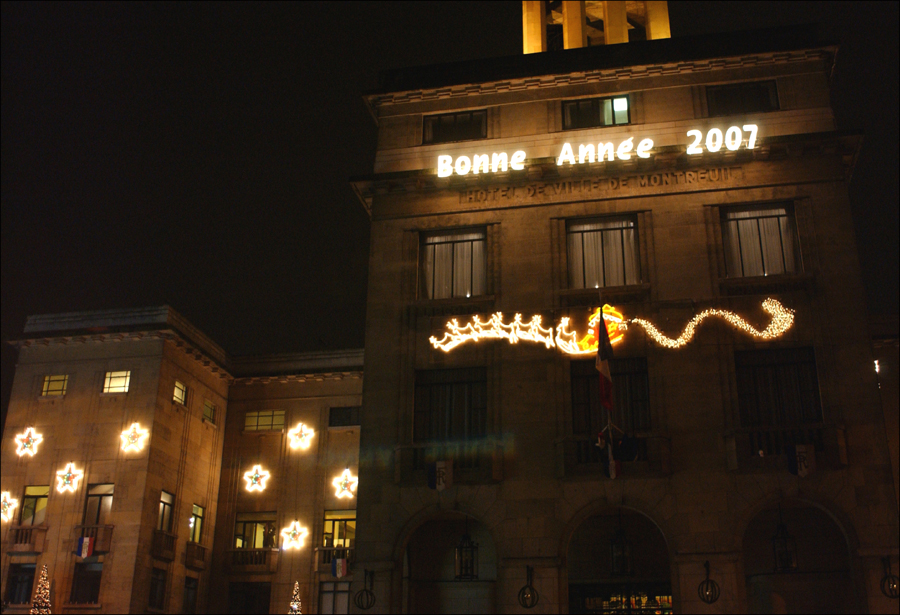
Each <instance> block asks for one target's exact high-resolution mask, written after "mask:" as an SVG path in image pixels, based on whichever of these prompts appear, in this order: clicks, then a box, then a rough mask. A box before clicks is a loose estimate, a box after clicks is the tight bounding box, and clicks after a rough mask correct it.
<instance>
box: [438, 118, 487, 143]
mask: <svg viewBox="0 0 900 615" xmlns="http://www.w3.org/2000/svg"><path fill="white" fill-rule="evenodd" d="M486 137H487V111H484V110H482V111H465V112H463V113H445V114H443V115H429V116H426V117H425V120H424V126H423V130H422V142H423V143H425V144H428V143H449V142H451V141H470V140H472V139H484V138H486Z"/></svg>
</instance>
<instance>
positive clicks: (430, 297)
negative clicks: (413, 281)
mask: <svg viewBox="0 0 900 615" xmlns="http://www.w3.org/2000/svg"><path fill="white" fill-rule="evenodd" d="M476 234H479V235H481V237H480V238H469V239H466V238H465V237H466V236H469V235H476ZM441 239H443V240H441ZM476 243H480V244H481V263H480V267H479V268H480V270H481V287H480V288H476V283H477V278H476V275H475V274H476V267H477V263H476V262H475V261H476V260H477V259H476V256H475V252H476V250H475V244H476ZM448 244H449V245H451V246H453V247H452V249H451V252H450V255H449V263H445V262H444V260H445V259H446V258H447V257H446V255H440V261H441V262H440V265H441V267H440V268H439V267H438V264H439V263H438V260H439V258H438V257H439V254H438V249H437V246H445V245H448ZM465 244H468V245H469V255H470V259H469V260H470V266H469V271H468V283H467V284H466V287H467V288H468V289H469V292H468V293H466V294H463V293H462V292H459V293H458V294H457V290H456V287H457V283H456V281H457V271H456V269H457V267H456V262H457V256H456V250H457V246H458V245H465ZM429 249H430V251H431V256H430V258H429ZM448 267H449V270H450V282H449V294H447V295H444V294H443V293H442V294H441V296H439V297H436V296H435V288H436V287H435V284H436V278H437V276H438V273H439V272H440V271H446V269H447V268H448ZM418 273H419V284H418V287H419V298H420V299H421V300H424V301H441V300H448V299H453V300H465V299H474V298H477V297H484V296H486V295H488V294H489V292H490V291H489V288H488V230H487V227H486V226H474V227H463V228H453V229H437V230H429V231H421V232H420V234H419V267H418Z"/></svg>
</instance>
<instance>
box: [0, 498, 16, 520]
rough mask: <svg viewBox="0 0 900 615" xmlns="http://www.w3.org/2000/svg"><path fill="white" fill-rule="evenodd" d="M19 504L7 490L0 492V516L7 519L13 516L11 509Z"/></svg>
mask: <svg viewBox="0 0 900 615" xmlns="http://www.w3.org/2000/svg"><path fill="white" fill-rule="evenodd" d="M18 505H19V500H17V499H16V498H14V497H12V496H11V495H9V491H4V492H3V493H0V518H2V519H3V520H4V521H9V520H10V519H12V518H13V514H12V511H13V510H15V508H16V506H18Z"/></svg>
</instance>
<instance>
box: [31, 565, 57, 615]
mask: <svg viewBox="0 0 900 615" xmlns="http://www.w3.org/2000/svg"><path fill="white" fill-rule="evenodd" d="M31 613H32V615H34V614H35V613H52V611H51V610H50V579H49V578H47V564H44V565H43V566H41V576H40V578H38V584H37V589H36V590H34V600H32V601H31Z"/></svg>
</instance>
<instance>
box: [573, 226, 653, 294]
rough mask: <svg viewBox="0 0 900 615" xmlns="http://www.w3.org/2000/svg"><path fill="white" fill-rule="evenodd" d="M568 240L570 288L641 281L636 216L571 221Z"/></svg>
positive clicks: (599, 286)
mask: <svg viewBox="0 0 900 615" xmlns="http://www.w3.org/2000/svg"><path fill="white" fill-rule="evenodd" d="M567 243H568V256H569V287H570V288H604V287H608V286H627V285H629V284H640V282H641V266H640V248H639V246H638V232H637V220H636V219H635V217H634V216H616V217H609V218H598V219H595V220H583V221H579V222H570V223H569V225H568V229H567Z"/></svg>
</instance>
